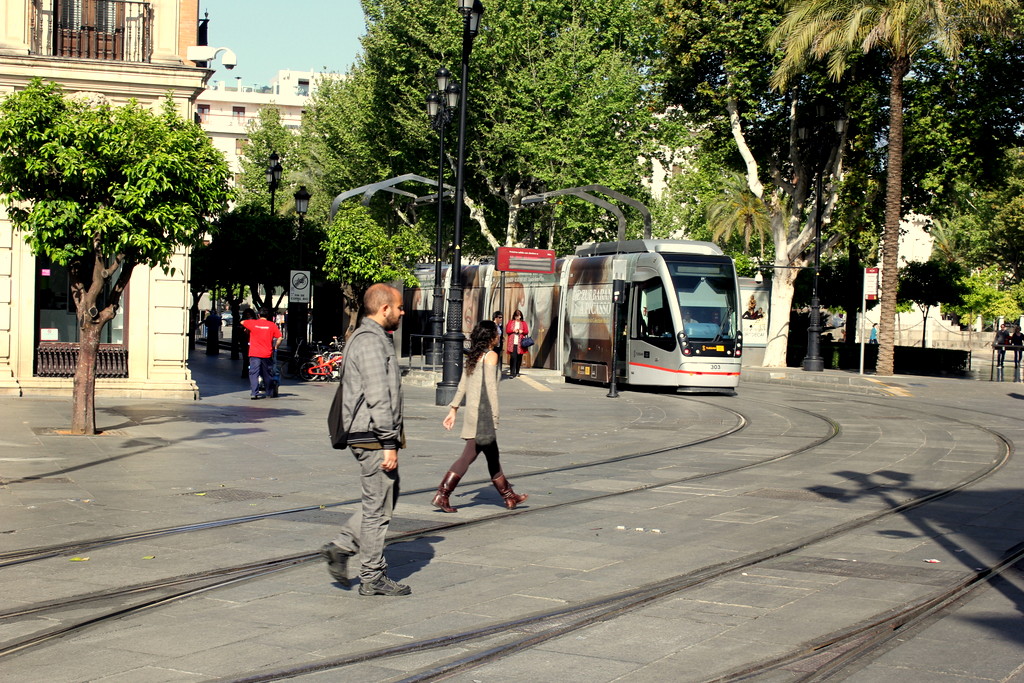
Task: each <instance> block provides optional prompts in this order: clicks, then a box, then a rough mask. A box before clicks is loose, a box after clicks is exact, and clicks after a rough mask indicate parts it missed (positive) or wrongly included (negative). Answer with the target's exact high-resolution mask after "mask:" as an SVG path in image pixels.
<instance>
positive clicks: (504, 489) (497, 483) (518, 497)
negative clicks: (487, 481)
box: [491, 474, 529, 510]
mask: <svg viewBox="0 0 1024 683" xmlns="http://www.w3.org/2000/svg"><path fill="white" fill-rule="evenodd" d="M491 483H492V484H494V488H496V489H498V493H500V494H501V497H502V498H504V499H505V507H507V508H508V509H509V510H515V509H516V505H519V504H520V503H522V502H523V501H524V500H526V499H527V498H529V496H528V495H526V494H525V493H523V494H518V493H516V492H515V491H513V490H512V484H510V483H508V479H506V478H505V475H504V474H499V475H498V476H496V477H494V478H493V479H491Z"/></svg>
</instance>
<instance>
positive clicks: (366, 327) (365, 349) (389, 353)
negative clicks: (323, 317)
mask: <svg viewBox="0 0 1024 683" xmlns="http://www.w3.org/2000/svg"><path fill="white" fill-rule="evenodd" d="M363 310H364V311H365V313H366V317H365V318H363V321H362V323H360V325H359V329H357V330H356V331H355V332H354V333H353V334H352V337H351V338H350V339H349V340H348V343H347V344H346V346H345V360H344V369H343V370H342V378H341V382H340V383H339V386H338V391H339V393H340V394H341V411H340V415H339V420H340V428H342V429H343V430H344V432H346V433H347V443H348V446H349V448H350V449H351V450H352V455H354V456H355V458H356V460H357V461H358V462H359V470H360V474H361V476H360V481H361V482H362V502H361V504H360V507H359V509H358V510H357V511H356V513H355V514H353V515H352V516H351V517H350V518H349V521H348V524H346V525H345V527H344V528H343V529H342V530H341V531H340V532H339V533H338V536H337V537H336V538H335V539H334V540H333V541H331V542H330V543H327V544H326V545H324V546H323V547H322V548H320V555H321V556H323V558H324V559H325V560H327V571H328V572H329V573H330V575H331V576H332V577H333V578H334V579H335V580H336V581H338V583H340V584H342V585H344V586H347V585H349V579H348V573H347V567H348V559H349V558H350V557H352V556H353V555H355V554H356V553H358V554H359V565H360V566H359V594H360V595H409V593H411V592H412V590H411V589H410V588H409V587H408V586H406V585H403V584H400V583H395V582H394V581H392V580H391V579H390V578H388V575H387V570H388V563H387V561H386V560H385V559H384V537H385V536H386V535H387V531H388V525H389V524H390V523H391V518H392V516H393V514H394V510H395V502H396V501H397V500H398V483H399V479H398V449H399V448H402V447H403V446H404V445H405V434H404V430H403V417H402V372H401V369H400V368H399V367H398V358H397V357H396V356H395V345H394V342H393V341H392V339H391V335H390V334H389V333H390V332H394V331H395V330H397V329H398V326H399V322H400V321H401V319H402V316H403V315H405V307H404V306H403V305H402V294H401V292H399V291H398V290H397V289H395V288H394V287H391V286H389V285H385V284H375V285H373V286H371V287H370V288H369V289H368V290H366V295H365V296H364V297H363ZM332 414H333V411H332ZM335 431H336V425H333V424H332V425H331V432H332V434H333V433H334V432H335Z"/></svg>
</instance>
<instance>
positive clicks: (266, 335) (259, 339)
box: [242, 308, 281, 401]
mask: <svg viewBox="0 0 1024 683" xmlns="http://www.w3.org/2000/svg"><path fill="white" fill-rule="evenodd" d="M271 317H272V314H271V313H270V311H269V310H268V309H266V308H264V309H263V310H261V311H260V317H259V318H258V319H257V320H243V321H242V326H243V327H244V328H245V329H247V330H249V398H250V399H252V400H253V401H255V400H256V399H258V398H263V396H272V395H273V390H272V389H271V386H270V381H271V376H270V359H271V358H273V356H274V349H276V348H277V345H278V344H279V343H280V341H281V328H279V327H278V326H277V325H275V324H274V321H273V320H271V319H270V318H271ZM260 377H262V378H263V391H264V392H266V393H265V394H262V395H261V394H260V393H259V389H260Z"/></svg>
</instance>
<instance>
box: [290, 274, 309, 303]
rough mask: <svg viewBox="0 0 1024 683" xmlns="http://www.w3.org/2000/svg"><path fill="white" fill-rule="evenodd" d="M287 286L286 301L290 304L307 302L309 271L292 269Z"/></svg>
mask: <svg viewBox="0 0 1024 683" xmlns="http://www.w3.org/2000/svg"><path fill="white" fill-rule="evenodd" d="M289 282H290V285H289V287H288V302H289V303H292V304H308V303H309V290H310V287H309V282H310V280H309V271H308V270H293V271H292V272H291V279H290V280H289Z"/></svg>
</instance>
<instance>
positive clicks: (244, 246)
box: [192, 205, 315, 308]
mask: <svg viewBox="0 0 1024 683" xmlns="http://www.w3.org/2000/svg"><path fill="white" fill-rule="evenodd" d="M307 227H308V226H307ZM211 232H213V240H212V241H211V242H210V244H209V245H208V246H206V247H204V248H203V249H202V250H196V252H194V253H193V257H192V265H193V282H207V283H210V284H216V285H218V286H221V287H225V288H228V289H229V290H231V291H240V288H242V287H248V289H249V291H250V293H251V294H252V296H253V299H254V303H255V304H256V307H257V308H263V307H264V306H266V307H268V308H272V307H274V305H275V302H273V301H267V300H264V299H263V298H262V293H261V287H262V292H265V293H267V295H268V296H269V294H270V293H272V292H273V291H274V289H275V288H280V289H282V290H287V288H288V284H289V282H288V281H289V275H290V270H291V268H292V267H294V266H295V265H296V264H298V262H299V257H298V242H297V241H296V239H295V221H294V219H292V218H290V217H285V216H276V215H275V216H272V215H270V214H268V213H267V212H266V209H264V208H263V207H260V206H251V205H250V206H239V207H237V208H235V210H234V211H231V212H229V213H225V214H223V215H222V216H220V217H219V218H218V219H217V222H216V223H215V224H214V225H212V226H211ZM310 242H311V243H313V241H312V240H310ZM313 244H315V243H313ZM311 246H312V245H311ZM308 257H309V254H306V259H305V260H307V261H309V260H311V259H309V258H308Z"/></svg>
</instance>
